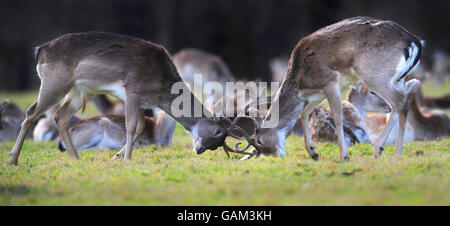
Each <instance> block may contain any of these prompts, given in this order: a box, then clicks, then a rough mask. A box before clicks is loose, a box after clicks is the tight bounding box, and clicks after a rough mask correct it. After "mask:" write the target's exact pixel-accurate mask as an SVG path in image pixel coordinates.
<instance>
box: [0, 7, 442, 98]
mask: <svg viewBox="0 0 450 226" xmlns="http://www.w3.org/2000/svg"><path fill="white" fill-rule="evenodd" d="M449 12H450V1H448V0H431V1H430V0H428V1H422V0H376V1H354V0H322V1H319V0H315V1H301V0H298V1H289V0H265V1H260V0H245V1H244V0H152V1H143V0H134V1H125V0H95V1H88V0H76V1H75V0H58V1H53V0H42V1H27V0H14V1H6V0H1V1H0V91H1V92H3V91H23V90H30V89H33V90H36V89H37V87H38V86H39V79H38V78H37V76H36V72H35V62H34V59H33V47H34V46H38V45H40V44H42V43H44V42H47V41H49V40H51V39H53V38H56V37H58V36H60V35H62V34H65V33H71V32H84V31H91V30H97V31H109V32H116V33H120V34H125V35H131V36H136V37H140V38H143V39H146V40H150V41H152V42H155V43H158V44H162V45H164V46H165V47H166V48H167V49H168V51H169V52H170V53H172V54H173V53H176V52H177V51H178V50H180V49H182V48H187V47H193V48H199V49H203V50H206V51H208V52H211V53H214V54H217V55H219V56H221V57H222V58H223V59H224V60H225V62H226V63H227V64H228V65H229V66H230V68H231V70H232V72H233V73H234V75H235V76H236V77H237V78H245V79H258V78H259V79H261V80H262V81H269V80H270V69H269V61H270V59H272V58H273V57H276V56H284V55H289V54H290V51H291V50H292V48H293V47H294V46H295V44H296V43H297V42H298V41H299V40H300V39H301V38H302V37H304V36H306V35H308V34H309V33H311V32H313V31H315V30H317V29H318V28H321V27H323V26H326V25H329V24H332V23H335V22H337V21H339V20H342V19H344V18H348V17H353V16H359V15H361V16H370V17H375V18H380V19H386V20H393V21H395V22H397V23H398V24H400V25H402V26H404V27H405V28H406V29H408V30H409V31H411V32H412V33H414V34H416V35H418V36H420V37H421V38H422V39H424V40H426V42H427V45H426V49H425V52H424V54H425V55H424V58H423V61H422V63H423V66H424V67H425V68H431V67H432V66H433V59H435V58H436V55H438V56H437V57H438V58H439V57H441V56H444V62H448V59H449V58H445V57H448V55H449V52H450V44H449V39H450V20H449V19H448V16H449V15H448V14H449Z"/></svg>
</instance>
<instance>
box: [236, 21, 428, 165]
mask: <svg viewBox="0 0 450 226" xmlns="http://www.w3.org/2000/svg"><path fill="white" fill-rule="evenodd" d="M422 48H423V47H422V41H421V40H420V39H419V38H417V37H416V36H415V35H413V34H411V33H410V32H408V31H407V30H406V29H404V28H403V27H401V26H400V25H397V24H396V23H394V22H391V21H382V20H378V19H373V18H368V17H355V18H349V19H346V20H343V21H341V22H338V23H336V24H332V25H330V26H327V27H324V28H322V29H320V30H318V31H316V32H314V33H312V34H310V35H309V36H307V37H305V38H303V39H301V40H300V42H299V43H298V44H297V45H296V47H295V48H294V50H293V51H292V54H291V57H290V60H289V67H288V69H287V72H286V76H285V77H284V80H283V83H282V84H281V87H280V89H279V90H278V91H277V92H276V94H275V96H274V97H273V98H272V104H271V108H270V109H269V111H268V113H267V115H266V116H265V119H264V121H262V122H261V126H260V128H257V129H256V131H255V133H254V134H253V135H252V136H250V135H248V136H246V139H247V140H248V142H249V144H251V145H253V146H254V147H255V149H256V150H255V151H256V153H258V154H274V155H279V156H284V155H285V153H286V152H285V143H286V135H287V133H288V132H289V131H290V130H291V128H292V127H293V126H294V124H295V122H296V120H297V118H298V116H299V115H301V116H302V124H303V132H304V138H305V146H306V150H307V151H308V153H309V155H310V156H311V157H312V158H317V156H318V154H317V153H316V151H315V148H314V145H313V142H312V140H311V139H309V138H310V137H311V136H310V131H309V127H308V124H309V122H308V120H309V117H308V116H309V115H310V113H311V111H312V110H313V109H314V108H315V106H317V105H318V104H320V103H321V102H322V101H323V100H324V99H325V98H326V99H327V100H328V102H329V104H330V108H331V112H332V115H333V121H334V122H335V124H336V129H337V131H338V143H339V148H340V160H341V161H342V160H347V159H348V152H347V147H346V145H345V137H344V125H343V113H342V105H341V92H340V91H341V89H343V88H345V87H348V86H349V85H350V84H353V83H355V82H356V81H358V80H360V81H361V82H363V83H364V84H366V85H367V86H368V87H369V89H371V90H372V91H374V92H375V93H376V94H377V95H378V96H380V97H381V98H382V99H383V100H384V101H385V102H387V103H388V104H389V105H390V107H391V109H392V113H391V117H390V118H389V121H388V122H387V124H386V127H385V129H384V131H383V134H382V136H381V137H380V139H378V141H377V144H376V145H375V150H374V153H375V157H379V156H380V155H381V153H382V151H383V150H384V144H385V142H386V139H387V137H388V135H389V133H390V132H391V130H392V128H393V126H394V125H395V124H396V123H397V122H398V123H399V128H400V129H399V132H398V136H397V137H398V139H397V142H396V152H395V154H396V155H397V156H399V155H400V154H401V150H402V147H403V134H404V128H405V124H406V116H407V110H406V102H407V99H406V97H407V95H406V93H408V90H409V89H411V87H413V86H414V84H416V83H418V82H419V81H418V80H411V81H408V82H407V83H405V80H406V79H407V77H408V74H409V73H410V72H411V71H413V70H414V68H415V67H416V66H417V65H418V64H419V61H420V56H421V53H422ZM274 106H279V108H277V107H274ZM276 116H279V118H280V120H279V121H278V123H277V124H275V125H269V123H267V122H271V121H272V120H269V119H271V118H272V117H276ZM257 125H258V124H257ZM248 147H249V146H247V147H245V148H244V149H240V150H239V151H245V149H246V148H248ZM235 149H236V150H237V149H238V148H235ZM252 153H254V152H252Z"/></svg>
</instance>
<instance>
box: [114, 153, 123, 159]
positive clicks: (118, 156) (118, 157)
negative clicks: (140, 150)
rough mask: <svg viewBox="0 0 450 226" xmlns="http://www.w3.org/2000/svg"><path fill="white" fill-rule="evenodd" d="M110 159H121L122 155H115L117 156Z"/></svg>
mask: <svg viewBox="0 0 450 226" xmlns="http://www.w3.org/2000/svg"><path fill="white" fill-rule="evenodd" d="M112 159H113V160H119V159H123V154H121V153H117V154H115V155H114V157H113V158H112Z"/></svg>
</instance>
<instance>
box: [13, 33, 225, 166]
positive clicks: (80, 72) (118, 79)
mask: <svg viewBox="0 0 450 226" xmlns="http://www.w3.org/2000/svg"><path fill="white" fill-rule="evenodd" d="M36 58H37V61H38V64H37V71H38V76H39V78H40V79H41V87H40V90H39V97H38V100H37V101H36V103H35V104H33V105H32V106H31V107H30V108H29V109H28V112H27V117H26V119H25V121H24V123H23V125H22V128H21V131H20V133H19V136H18V138H17V141H16V145H15V146H14V148H13V150H12V152H11V161H10V162H11V163H12V164H17V160H18V157H19V152H20V149H21V147H22V145H23V140H24V138H25V136H26V134H27V133H28V130H29V129H30V126H31V125H32V124H33V122H34V121H35V119H36V117H38V116H39V115H41V114H42V113H43V112H45V111H46V110H47V109H48V108H50V107H51V106H53V105H54V104H56V103H57V102H59V101H60V100H61V99H62V98H63V97H64V96H66V99H65V102H64V103H63V104H62V106H61V107H60V108H59V109H58V111H57V112H56V114H55V116H54V118H55V121H56V124H57V126H58V130H59V132H60V135H61V138H62V139H63V141H64V143H65V144H66V147H67V150H68V152H69V154H70V155H71V156H72V157H73V158H75V159H78V155H77V151H76V150H75V147H74V145H73V144H72V142H71V139H70V135H69V132H68V121H69V120H70V118H71V116H72V115H73V114H74V113H75V112H77V111H78V110H79V109H80V108H81V107H82V106H84V105H85V103H86V101H87V100H88V99H89V98H90V97H91V96H93V95H94V94H110V95H113V96H115V97H117V98H119V99H121V100H123V101H124V102H125V121H126V130H127V139H126V145H125V146H124V148H122V150H121V151H120V152H119V153H118V154H117V155H116V158H123V159H124V160H126V159H129V158H131V151H132V146H133V144H134V141H135V140H136V139H137V138H138V137H139V135H140V134H141V133H142V132H143V128H144V121H145V120H144V114H143V109H144V108H153V107H158V108H160V109H161V110H163V111H165V112H166V113H168V114H169V115H172V111H171V103H172V101H173V100H174V99H175V98H177V97H178V96H179V95H177V94H171V92H170V90H171V88H172V85H173V84H175V83H177V82H182V80H181V78H180V76H179V75H178V72H177V70H176V68H175V66H174V64H173V63H172V60H171V58H170V56H169V54H168V53H167V51H166V50H165V49H164V48H163V47H162V46H159V45H156V44H154V43H151V42H148V41H145V40H142V39H138V38H134V37H129V36H124V35H118V34H113V33H104V32H87V33H74V34H67V35H63V36H61V37H59V38H57V39H54V40H53V41H50V42H47V43H45V44H43V45H41V46H39V47H38V48H36ZM186 88H187V87H186ZM187 90H188V89H187ZM189 95H190V96H191V100H192V103H191V104H192V106H201V107H202V110H204V111H202V114H201V115H200V116H201V117H194V114H191V115H187V116H186V115H184V116H181V117H174V118H175V119H176V120H177V121H178V122H180V123H181V124H182V125H183V126H184V128H185V129H187V130H188V131H191V135H192V137H193V139H194V140H199V139H201V138H203V139H201V141H202V142H200V144H199V142H197V145H195V144H196V143H195V142H194V148H195V149H196V150H197V151H204V150H206V149H214V148H217V147H218V146H220V145H221V143H223V140H224V139H225V134H224V133H223V132H222V130H223V128H222V127H221V124H220V122H219V121H218V120H215V119H210V118H208V116H210V113H209V112H208V111H207V110H205V109H204V107H203V105H202V104H201V102H200V101H199V100H198V99H197V98H195V97H194V96H193V94H192V93H190V94H189ZM191 109H192V111H193V107H192V108H191ZM199 124H202V126H204V127H206V126H208V129H203V130H202V132H196V133H192V130H193V127H194V126H199ZM215 131H217V134H216V132H215Z"/></svg>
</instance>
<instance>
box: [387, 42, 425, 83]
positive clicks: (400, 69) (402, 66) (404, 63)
mask: <svg viewBox="0 0 450 226" xmlns="http://www.w3.org/2000/svg"><path fill="white" fill-rule="evenodd" d="M408 52H409V57H408V59H405V57H404V56H402V57H400V60H399V62H398V63H397V67H396V71H397V73H396V74H395V76H394V77H392V80H391V83H392V84H393V85H394V87H396V88H397V87H398V88H400V89H401V90H403V81H404V79H405V78H406V76H404V78H403V79H402V81H399V82H397V80H398V79H399V78H400V77H401V76H402V75H403V74H404V73H405V72H406V71H408V70H409V69H410V68H411V67H413V64H414V60H415V59H416V57H417V55H418V54H419V47H418V46H417V45H416V44H415V43H414V42H411V46H410V47H408ZM419 63H420V62H417V64H416V65H414V68H411V70H409V72H408V74H410V73H412V72H413V71H414V70H415V69H416V68H417V66H418V65H419ZM397 83H399V84H397Z"/></svg>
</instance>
